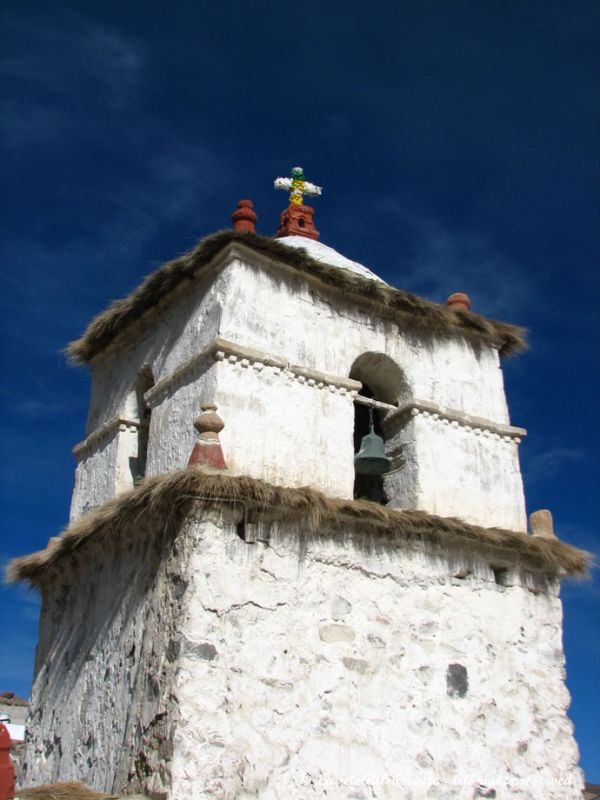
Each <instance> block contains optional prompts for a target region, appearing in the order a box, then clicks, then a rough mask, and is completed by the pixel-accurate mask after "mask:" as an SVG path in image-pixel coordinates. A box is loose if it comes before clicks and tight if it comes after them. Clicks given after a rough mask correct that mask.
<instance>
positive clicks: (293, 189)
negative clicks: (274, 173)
mask: <svg viewBox="0 0 600 800" xmlns="http://www.w3.org/2000/svg"><path fill="white" fill-rule="evenodd" d="M273 186H274V187H275V188H276V189H283V190H284V191H286V192H289V193H290V205H293V206H301V205H302V195H304V194H307V195H308V196H309V197H315V196H317V195H319V194H321V192H322V191H323V190H322V188H321V187H320V186H315V184H314V183H310V182H309V181H307V180H305V179H304V172H303V171H302V167H293V168H292V177H291V178H275V181H274V183H273Z"/></svg>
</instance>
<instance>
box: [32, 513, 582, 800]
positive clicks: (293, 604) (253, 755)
mask: <svg viewBox="0 0 600 800" xmlns="http://www.w3.org/2000/svg"><path fill="white" fill-rule="evenodd" d="M236 521H237V520H236ZM236 521H231V520H230V521H223V519H222V517H221V515H220V514H218V513H217V512H213V513H212V514H211V515H207V514H206V512H203V513H202V514H200V512H198V516H197V517H196V518H191V519H189V520H188V521H187V522H186V524H185V525H184V526H183V528H182V529H181V531H180V533H179V536H178V537H176V538H172V539H168V537H167V539H166V540H165V541H164V542H163V544H162V545H161V546H160V547H157V546H156V545H152V536H151V535H150V533H151V532H146V533H145V535H144V536H139V535H133V533H134V532H132V533H131V535H130V536H122V537H121V538H120V539H119V543H118V545H117V549H116V552H115V550H112V549H111V551H110V553H108V552H107V550H106V548H105V550H104V551H103V552H104V562H103V561H102V558H101V553H100V552H98V553H94V552H92V550H93V548H94V547H99V545H90V547H89V553H88V550H87V549H86V559H87V561H86V563H87V564H88V565H89V570H88V572H87V574H85V575H84V572H82V564H81V563H80V564H79V572H78V574H79V578H78V580H77V581H76V580H75V577H74V575H75V572H74V571H73V572H70V573H68V575H67V574H66V573H65V579H64V582H65V586H64V590H63V591H64V596H59V594H56V589H55V590H54V594H53V593H47V594H46V596H45V598H44V613H43V617H42V635H41V642H42V644H41V645H40V647H41V651H40V657H41V658H42V659H43V660H44V659H45V658H48V656H49V655H50V654H52V653H54V654H56V645H57V643H58V642H59V643H60V644H61V647H68V646H69V642H68V641H62V640H61V638H60V637H61V635H62V636H64V633H63V634H61V633H60V632H61V631H63V632H64V631H68V630H70V627H69V626H70V625H73V624H77V625H78V626H79V627H80V628H81V627H82V621H84V625H85V629H86V631H87V638H85V641H86V642H87V648H86V653H87V655H86V657H85V658H83V659H81V660H79V661H78V663H77V664H76V665H74V664H73V663H72V661H70V660H67V659H65V658H63V657H56V658H53V659H50V658H48V660H45V662H44V665H43V666H42V665H40V670H39V672H38V676H37V680H36V685H35V689H34V695H33V703H34V707H35V711H34V716H33V720H32V725H31V727H30V733H29V740H28V742H27V746H26V751H27V752H26V775H27V780H28V781H33V780H36V781H38V782H41V780H40V779H42V778H45V779H46V780H48V779H49V778H51V779H53V780H57V779H62V780H66V779H72V778H73V777H75V775H76V777H77V779H83V780H86V782H88V783H89V784H90V785H92V786H94V787H95V788H98V789H106V790H113V791H119V790H122V789H124V788H125V787H128V789H129V791H136V790H137V791H140V790H141V791H145V792H147V794H148V795H150V796H157V797H158V796H163V797H167V798H168V800H189V799H190V798H201V797H211V798H222V799H223V800H233V799H234V798H236V800H239V799H240V798H242V799H246V798H261V800H275V799H278V798H285V800H291V799H292V798H293V799H295V798H297V799H298V800H306V798H311V797H314V798H348V799H350V798H353V800H359V799H361V798H365V799H366V798H402V799H403V800H421V799H422V798H440V800H442V799H443V800H453V799H456V800H467V799H468V800H471V798H478V797H490V798H491V797H496V798H498V800H500V798H519V800H542V799H543V800H575V798H577V800H579V799H580V797H581V788H582V786H583V784H582V779H581V773H580V771H579V769H578V768H577V760H578V753H577V747H576V744H575V741H574V739H573V732H572V726H571V723H570V722H569V720H568V718H567V715H566V709H567V707H568V703H569V696H568V692H567V690H566V688H565V686H564V658H563V651H562V643H561V606H560V601H559V599H558V596H557V588H558V587H557V584H556V583H554V582H551V583H546V582H544V581H543V580H542V579H541V578H539V577H535V576H532V575H525V574H520V573H519V572H518V571H517V570H515V569H508V570H505V571H502V570H499V569H498V566H497V563H496V562H495V560H494V556H493V555H492V554H489V553H484V552H480V553H478V554H477V555H473V554H472V553H471V554H466V553H459V552H456V551H454V552H450V553H441V552H438V553H433V552H430V551H428V550H427V549H425V548H424V547H423V546H421V545H416V544H415V545H412V546H409V545H407V544H406V543H403V542H401V541H398V542H390V541H388V542H387V543H386V544H385V548H383V547H380V548H379V549H377V548H375V549H370V550H369V547H370V546H372V544H373V543H372V542H371V543H370V542H369V541H368V540H366V539H364V538H360V537H359V536H353V535H352V533H351V531H349V530H348V531H343V530H336V531H333V532H324V534H327V535H324V536H323V537H322V538H313V539H311V540H310V541H308V542H307V541H305V540H303V538H302V536H301V532H299V531H294V530H292V529H290V528H289V527H285V526H283V525H278V524H275V523H273V524H271V525H268V524H262V525H260V526H259V530H258V532H257V531H253V536H252V538H256V541H255V542H254V543H251V544H250V543H247V542H246V541H244V540H243V538H242V537H243V535H244V530H243V527H242V525H241V523H240V524H238V525H237V527H236ZM299 534H300V535H299ZM133 542H144V543H145V544H144V545H143V548H142V549H141V550H136V549H135V547H134V549H133V550H132V552H131V553H130V554H129V555H128V556H127V548H128V546H129V545H130V544H132V543H133ZM132 546H133V544H132ZM137 547H138V548H140V547H142V546H141V545H139V544H138V545H137ZM152 554H154V555H152ZM153 559H154V561H153ZM115 563H119V564H120V565H121V566H120V568H119V569H116V568H115V567H113V568H112V572H110V571H109V569H110V568H109V564H113V565H114V564H115ZM152 564H154V566H152ZM69 575H70V576H71V577H68V576H69ZM107 587H110V590H109V588H107ZM109 595H110V596H112V597H113V602H112V604H107V598H108V596H109ZM61 597H62V599H61ZM65 597H68V598H69V600H68V602H67V606H66V608H65V607H64V604H65V602H66V601H65V599H64V598H65ZM61 603H62V604H63V610H62V617H61V620H60V624H59V621H58V619H56V620H55V622H54V627H52V624H51V620H53V619H54V616H53V615H54V614H56V613H57V609H58V608H59V606H60V604H61ZM75 621H76V623H75ZM82 635H83V634H82ZM134 645H135V647H134ZM107 675H108V676H109V677H107ZM119 676H120V677H119ZM67 686H68V697H67V689H66V688H65V687H67ZM74 716H75V717H76V719H77V720H78V722H77V724H75V725H74V724H73V719H74ZM107 728H108V729H110V730H112V731H113V735H112V737H111V736H107V735H106V733H105V731H106V729H107Z"/></svg>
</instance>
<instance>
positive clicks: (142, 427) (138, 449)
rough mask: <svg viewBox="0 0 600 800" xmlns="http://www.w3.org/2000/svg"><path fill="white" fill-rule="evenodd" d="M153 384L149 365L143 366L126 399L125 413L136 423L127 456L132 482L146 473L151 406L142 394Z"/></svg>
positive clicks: (138, 479) (137, 480)
mask: <svg viewBox="0 0 600 800" xmlns="http://www.w3.org/2000/svg"><path fill="white" fill-rule="evenodd" d="M153 386H154V377H153V375H152V370H151V369H150V367H143V368H142V369H141V370H140V371H139V372H138V375H137V378H136V381H135V386H134V387H133V389H132V391H131V393H130V396H129V398H128V401H127V415H128V417H129V419H131V421H132V422H134V423H136V442H135V447H134V448H133V450H134V452H132V454H131V455H130V456H129V470H130V472H131V479H132V482H133V484H134V485H135V484H137V483H139V482H140V481H141V480H142V478H143V477H144V476H145V475H146V461H147V459H148V436H149V433H150V416H151V414H152V410H151V408H150V407H149V406H148V404H147V403H146V400H145V399H144V395H145V394H146V392H147V391H149V390H150V389H151V388H152V387H153Z"/></svg>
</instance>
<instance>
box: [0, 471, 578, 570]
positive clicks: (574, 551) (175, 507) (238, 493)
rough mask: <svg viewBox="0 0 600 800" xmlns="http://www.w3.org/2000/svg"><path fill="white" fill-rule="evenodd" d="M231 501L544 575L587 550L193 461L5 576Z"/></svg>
mask: <svg viewBox="0 0 600 800" xmlns="http://www.w3.org/2000/svg"><path fill="white" fill-rule="evenodd" d="M195 506H200V507H202V506H204V507H206V508H211V507H223V506H225V507H227V508H232V507H238V508H240V509H242V508H245V509H248V510H250V511H254V512H257V513H258V514H261V513H262V514H268V515H269V517H270V518H272V519H273V518H275V519H279V520H285V521H287V522H294V523H297V525H296V528H297V534H296V535H298V536H300V537H305V538H307V539H308V538H309V537H311V536H330V537H340V538H343V537H344V535H345V534H347V531H348V529H349V528H351V529H354V530H357V531H359V532H362V533H364V534H367V535H368V537H369V538H370V541H371V542H372V543H373V546H376V547H377V546H378V547H385V545H386V542H390V543H391V542H393V543H394V544H395V545H396V546H397V544H398V540H400V541H410V540H421V541H425V542H428V543H430V544H433V545H437V546H440V547H442V548H446V547H448V546H453V545H455V546H461V547H466V548H473V547H488V548H494V549H496V550H501V551H503V553H505V554H506V557H507V558H509V559H510V560H511V561H514V562H515V563H520V564H523V566H526V567H528V568H530V569H533V570H537V571H542V572H545V573H547V574H552V575H555V574H559V573H562V574H568V575H584V574H585V573H586V570H587V565H588V559H589V556H588V554H587V553H586V552H584V551H583V550H579V549H578V548H576V547H572V546H571V545H568V544H565V543H564V542H560V541H558V540H553V539H543V538H539V537H534V536H528V535H527V534H524V533H516V532H515V531H508V530H503V529H500V528H482V527H479V526H477V525H470V524H468V523H466V522H462V521H461V520H459V519H454V518H450V517H437V516H434V515H432V514H427V513H426V512H424V511H410V510H407V511H402V510H399V509H393V508H388V507H386V506H381V505H378V504H377V503H373V502H371V501H369V500H341V499H337V498H331V497H327V496H326V495H324V494H322V493H321V492H318V491H317V490H316V489H311V488H307V487H303V488H298V489H293V488H287V487H282V486H272V485H271V484H268V483H265V482H264V481H262V480H258V479H256V478H249V477H244V476H233V475H226V474H206V473H204V472H202V471H201V470H200V469H199V468H187V469H183V470H179V471H177V472H172V473H168V474H166V475H159V476H156V477H151V478H146V480H144V481H142V483H140V484H139V486H137V487H136V488H135V489H133V490H132V491H130V492H128V493H126V494H122V495H119V496H118V497H115V498H114V499H112V500H110V501H109V502H108V503H106V504H105V505H103V506H101V507H100V508H98V509H96V510H94V511H90V512H89V513H88V514H86V515H85V516H84V517H83V518H82V519H80V520H78V521H77V522H75V523H74V524H73V525H71V526H70V527H69V528H67V530H66V531H64V532H63V533H62V535H61V536H57V537H54V538H53V539H51V540H50V541H49V543H48V546H47V547H46V549H45V550H41V551H39V552H37V553H33V554H32V555H29V556H24V557H23V558H17V559H15V560H14V561H13V562H12V563H11V564H10V565H9V568H8V571H7V578H8V580H10V581H29V582H30V583H32V584H39V583H41V582H42V580H43V577H44V575H45V574H46V573H47V571H48V569H49V568H50V567H52V566H53V565H54V564H56V563H57V562H58V561H59V560H60V559H61V558H63V557H64V556H66V555H68V554H69V553H71V552H73V551H74V550H76V549H77V548H80V547H82V546H83V545H84V544H85V543H86V541H88V540H90V539H94V540H96V541H99V540H102V539H103V538H104V537H108V536H109V535H110V534H111V533H115V532H118V531H119V530H124V529H125V528H126V527H128V526H132V527H133V526H138V527H140V528H143V526H144V523H146V522H148V523H153V524H155V525H163V527H164V528H166V527H167V526H168V525H171V524H172V523H173V522H176V523H178V522H179V521H181V520H183V519H184V518H185V515H186V514H187V512H188V511H190V510H191V508H192V507H195Z"/></svg>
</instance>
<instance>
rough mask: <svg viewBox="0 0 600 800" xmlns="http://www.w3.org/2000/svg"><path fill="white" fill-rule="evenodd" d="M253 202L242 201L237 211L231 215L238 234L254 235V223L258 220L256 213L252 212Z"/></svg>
mask: <svg viewBox="0 0 600 800" xmlns="http://www.w3.org/2000/svg"><path fill="white" fill-rule="evenodd" d="M252 209H253V203H252V200H240V201H239V203H238V204H237V208H236V210H235V211H234V212H233V214H232V215H231V221H232V222H233V229H234V231H237V232H238V233H254V232H255V231H254V223H255V222H256V220H257V219H258V216H257V215H256V212H255V211H253V210H252Z"/></svg>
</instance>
